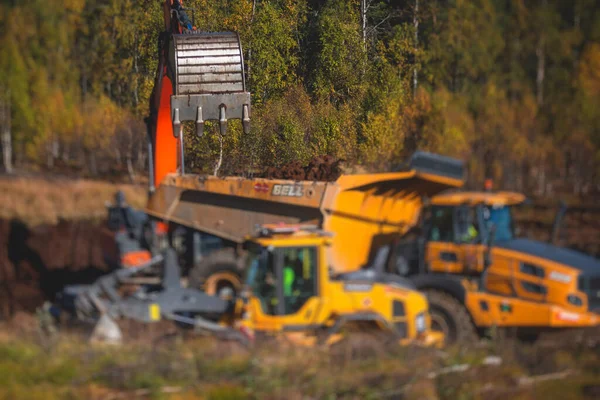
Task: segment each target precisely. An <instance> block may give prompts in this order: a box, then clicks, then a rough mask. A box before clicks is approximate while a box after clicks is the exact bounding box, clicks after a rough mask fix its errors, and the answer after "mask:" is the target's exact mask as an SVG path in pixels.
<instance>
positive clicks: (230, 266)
mask: <svg viewBox="0 0 600 400" xmlns="http://www.w3.org/2000/svg"><path fill="white" fill-rule="evenodd" d="M241 286H242V281H241V279H240V268H239V259H238V258H237V257H236V256H235V254H234V252H233V251H232V250H229V249H226V250H217V251H215V252H213V253H211V254H210V255H209V256H207V257H206V258H204V259H203V260H202V261H201V262H200V263H198V264H197V265H195V266H194V267H193V268H192V269H191V270H190V273H189V276H188V287H190V288H195V289H201V290H204V291H205V292H206V293H207V294H209V295H211V296H215V295H219V294H220V293H221V292H222V291H223V290H224V289H231V290H232V291H233V294H234V295H235V294H236V293H237V292H238V291H239V290H240V288H241Z"/></svg>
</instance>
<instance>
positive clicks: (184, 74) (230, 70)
mask: <svg viewBox="0 0 600 400" xmlns="http://www.w3.org/2000/svg"><path fill="white" fill-rule="evenodd" d="M168 71H169V74H170V75H171V80H172V82H173V96H171V117H172V119H173V134H174V135H175V136H179V133H180V130H181V123H182V122H183V121H193V122H195V124H196V133H197V134H198V135H199V136H202V134H203V132H204V122H205V121H208V120H216V121H219V128H220V131H221V134H225V132H226V130H227V120H228V119H241V120H242V125H243V129H244V132H245V133H247V132H248V131H249V130H250V93H249V92H247V91H246V82H245V77H244V56H243V54H242V45H241V43H240V38H239V36H238V34H237V33H234V32H217V33H204V32H203V33H192V34H182V35H173V36H172V40H171V45H170V48H169V68H168Z"/></svg>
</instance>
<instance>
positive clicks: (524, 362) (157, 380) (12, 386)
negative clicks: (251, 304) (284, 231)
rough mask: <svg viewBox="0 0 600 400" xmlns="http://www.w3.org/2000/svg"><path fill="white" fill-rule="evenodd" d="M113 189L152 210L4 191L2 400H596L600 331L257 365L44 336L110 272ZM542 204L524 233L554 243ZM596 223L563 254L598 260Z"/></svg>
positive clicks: (199, 346)
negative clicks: (64, 293)
mask: <svg viewBox="0 0 600 400" xmlns="http://www.w3.org/2000/svg"><path fill="white" fill-rule="evenodd" d="M298 172H299V171H298ZM117 189H121V190H124V191H125V193H126V195H127V198H128V201H129V202H130V204H132V205H133V206H135V207H141V206H142V205H143V204H144V201H145V193H146V189H145V187H144V186H142V185H126V184H114V183H105V182H96V181H85V180H69V179H63V178H61V179H56V178H47V177H38V178H31V177H27V178H0V201H2V204H3V207H2V208H1V209H0V213H1V214H0V306H1V307H0V399H14V398H27V399H36V398H40V399H42V398H43V399H53V398H56V399H63V398H74V399H77V398H82V399H118V398H123V399H129V398H173V399H196V398H198V399H200V398H205V399H239V398H242V399H243V398H248V399H255V398H256V399H258V398H261V399H269V398H271V399H296V398H298V399H300V398H315V399H321V398H334V397H335V398H357V399H358V398H385V399H423V398H429V399H446V398H447V399H455V398H485V399H494V398H498V399H500V398H507V397H512V398H515V399H538V398H561V399H588V398H589V399H592V398H600V344H599V342H600V330H595V331H591V332H586V333H585V335H584V336H582V337H580V335H579V333H575V332H569V333H566V334H564V335H563V336H556V335H554V336H553V335H550V336H548V337H547V338H546V339H544V340H541V341H540V342H538V343H537V344H535V345H528V344H521V343H516V342H514V341H512V340H508V339H504V340H500V339H496V340H492V341H487V342H485V343H483V344H482V345H481V346H480V347H478V348H471V349H461V348H451V349H446V350H444V351H438V350H422V349H421V350H419V349H411V348H408V349H401V348H393V349H390V348H385V349H384V348H381V347H379V345H378V344H377V342H376V341H374V340H370V339H369V338H359V339H355V340H354V342H353V343H350V344H347V345H345V346H341V347H340V348H334V349H331V350H318V351H306V350H305V349H294V348H293V347H290V346H285V345H277V346H273V345H269V346H268V347H264V348H263V347H260V346H259V347H258V348H257V349H255V350H253V351H248V350H245V349H243V348H241V347H240V346H238V345H235V344H230V343H223V342H218V341H215V340H212V339H208V338H192V337H188V336H187V335H182V334H181V332H179V331H177V330H176V329H175V328H174V327H173V326H171V325H170V324H167V325H153V326H152V328H145V327H140V326H136V325H135V324H126V325H125V326H123V327H122V328H123V330H124V332H125V338H126V344H127V345H126V346H119V347H112V346H107V345H90V344H89V343H88V337H89V331H87V330H86V329H67V330H60V333H59V334H58V335H56V336H53V335H50V334H49V333H48V332H47V331H44V332H42V331H40V330H39V328H38V326H39V324H38V319H37V317H36V314H35V311H36V309H37V308H38V307H39V306H41V305H42V304H43V302H44V301H46V300H52V297H53V295H54V293H56V292H57V291H58V290H60V289H61V288H62V287H63V286H64V285H65V284H69V283H86V282H91V281H93V280H94V279H95V278H96V277H98V276H100V275H101V274H102V273H104V272H105V271H106V270H107V266H106V265H105V263H104V260H103V257H102V252H101V247H100V246H101V240H100V239H99V238H100V237H102V234H103V232H102V220H103V218H104V217H105V202H107V201H110V200H112V197H113V195H114V193H115V191H116V190H117ZM536 204H537V206H536V207H529V208H528V209H525V210H523V211H522V212H520V213H519V214H518V215H517V217H518V221H517V222H518V224H517V226H518V227H519V228H520V230H521V233H522V234H526V235H531V236H533V237H535V238H538V239H540V240H546V239H547V238H548V232H549V230H550V228H551V226H552V217H553V213H554V212H555V209H554V208H553V207H554V205H552V204H544V203H543V202H537V203H536ZM599 216H600V213H599V212H598V210H596V209H594V208H593V207H580V208H579V209H576V210H575V212H573V213H568V214H567V217H566V219H565V228H564V229H563V231H562V234H561V235H560V240H561V243H562V244H563V245H565V246H568V247H573V248H579V249H581V250H584V251H586V252H588V253H590V254H593V255H595V256H596V257H598V256H599V255H600V254H599V253H600V222H599V221H600V218H598V217H599Z"/></svg>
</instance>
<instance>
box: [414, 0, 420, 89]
mask: <svg viewBox="0 0 600 400" xmlns="http://www.w3.org/2000/svg"><path fill="white" fill-rule="evenodd" d="M413 26H414V29H415V43H414V63H415V65H414V66H413V96H414V95H416V94H417V86H418V85H419V71H418V69H417V50H418V49H419V0H415V12H414V14H413Z"/></svg>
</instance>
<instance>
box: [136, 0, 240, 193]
mask: <svg viewBox="0 0 600 400" xmlns="http://www.w3.org/2000/svg"><path fill="white" fill-rule="evenodd" d="M164 11H165V18H164V19H165V31H164V32H163V33H162V34H161V35H160V39H159V43H158V56H159V62H158V68H157V72H156V79H155V84H154V90H153V92H152V96H151V98H150V115H149V117H148V118H147V119H146V122H147V128H148V143H149V153H150V155H151V156H150V157H149V160H150V164H149V170H150V192H153V191H154V189H155V188H156V187H157V186H158V185H159V184H160V182H161V181H162V179H163V178H164V177H165V176H166V175H167V174H169V173H174V172H176V171H177V170H179V172H180V173H184V172H185V159H184V151H183V150H184V143H183V141H184V134H183V133H184V124H185V122H187V121H190V122H192V123H193V124H194V125H195V132H196V134H197V135H199V136H202V135H203V133H204V129H205V122H206V121H211V120H214V121H218V124H219V132H220V134H221V135H224V134H225V133H226V130H227V121H228V120H229V119H241V120H242V122H243V129H244V132H248V131H249V129H250V93H249V92H247V91H246V81H245V76H244V56H243V52H242V45H241V43H240V39H239V36H238V34H237V33H234V32H199V31H197V30H196V27H194V26H193V21H191V20H190V19H189V17H188V14H187V12H186V9H185V8H184V7H183V3H182V2H181V1H178V0H165V3H164Z"/></svg>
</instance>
